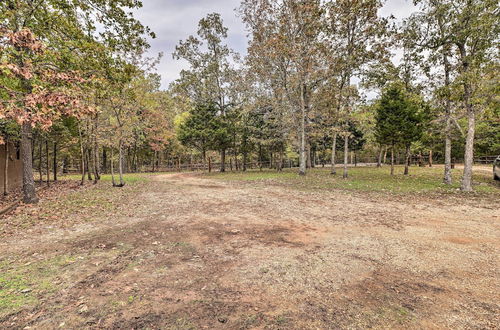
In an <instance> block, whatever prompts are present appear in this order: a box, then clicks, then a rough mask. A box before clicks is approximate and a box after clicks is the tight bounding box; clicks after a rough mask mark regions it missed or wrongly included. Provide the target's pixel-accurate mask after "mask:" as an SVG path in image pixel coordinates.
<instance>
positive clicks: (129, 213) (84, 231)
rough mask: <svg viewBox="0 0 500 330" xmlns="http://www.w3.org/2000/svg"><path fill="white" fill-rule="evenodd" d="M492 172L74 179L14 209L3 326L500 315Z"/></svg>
mask: <svg viewBox="0 0 500 330" xmlns="http://www.w3.org/2000/svg"><path fill="white" fill-rule="evenodd" d="M385 170H387V169H385ZM398 170H400V169H398ZM356 171H357V172H356ZM369 171H370V170H369ZM436 171H437V170H436ZM362 172H363V169H357V170H354V171H353V172H351V173H352V174H353V176H356V174H358V175H361V173H362ZM416 172H417V171H416ZM418 172H419V174H415V175H424V174H422V173H424V172H425V173H427V172H429V173H431V174H432V173H434V172H432V171H431V170H426V169H420V170H418ZM380 175H382V174H380ZM484 175H485V176H484V178H482V179H480V182H483V183H484V184H483V185H482V186H484V189H483V190H484V191H482V192H480V193H473V194H462V193H459V192H454V188H452V189H451V190H449V191H447V190H443V189H438V188H436V187H434V186H429V187H427V186H426V187H427V188H426V187H420V186H419V188H418V189H422V190H419V191H413V190H411V189H401V190H398V189H392V188H391V189H388V190H387V189H383V188H380V187H379V185H378V184H375V186H374V187H375V189H372V190H369V189H367V188H366V186H365V185H361V184H354V183H355V182H356V179H355V178H353V179H351V180H352V181H351V183H352V185H351V186H348V185H347V183H331V184H330V183H328V182H329V180H330V181H335V180H334V179H329V178H331V177H330V176H329V175H328V173H327V170H321V169H318V170H315V171H313V172H312V173H311V174H310V176H309V179H300V180H303V181H301V182H302V184H299V183H300V182H297V181H295V180H299V179H296V176H291V175H289V173H284V174H282V176H281V177H278V176H277V175H276V174H275V173H274V172H271V171H267V172H250V173H249V174H231V173H228V174H212V175H201V174H190V173H177V174H157V175H135V176H133V177H132V180H131V181H132V182H131V183H129V184H127V185H126V186H125V187H124V188H111V187H110V186H109V182H101V183H99V184H97V185H95V186H91V185H89V186H88V187H87V188H86V189H81V188H76V187H75V188H74V189H72V190H67V191H65V192H61V193H60V194H59V195H57V196H53V197H47V198H43V199H42V200H41V202H40V204H39V205H37V206H34V207H27V206H26V207H21V208H20V209H18V210H17V211H16V213H15V214H13V215H11V216H9V217H6V218H4V219H1V221H0V328H20V329H23V328H24V329H29V328H33V329H35V328H37V329H38V328H57V327H60V328H125V329H141V328H150V329H160V328H161V329H250V328H258V329H328V328H331V329H338V328H349V329H358V328H359V329H361V328H370V327H371V328H409V327H411V328H454V329H474V328H481V329H485V328H495V327H496V326H498V324H500V305H499V302H500V265H499V258H498V256H499V255H500V239H499V238H500V212H499V203H498V201H499V199H500V188H499V187H498V185H497V184H496V183H493V181H492V180H490V181H491V182H490V181H487V180H488V179H487V175H489V174H487V173H485V174H484ZM398 178H399V179H398V180H403V181H404V180H406V179H404V178H401V176H398ZM435 179H436V180H439V178H438V177H435ZM304 180H309V181H304ZM391 180H392V179H391ZM408 180H410V181H408V182H405V183H402V185H406V186H409V187H413V186H414V185H415V184H414V183H413V181H412V180H413V179H411V178H409V179H408ZM374 182H377V181H376V179H375V180H374ZM394 187H395V186H394ZM415 189H416V188H415ZM426 189H427V190H426Z"/></svg>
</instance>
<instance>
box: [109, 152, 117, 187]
mask: <svg viewBox="0 0 500 330" xmlns="http://www.w3.org/2000/svg"><path fill="white" fill-rule="evenodd" d="M110 170H111V183H112V184H113V187H116V182H115V167H114V165H113V148H111V161H110Z"/></svg>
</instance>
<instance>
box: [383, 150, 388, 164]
mask: <svg viewBox="0 0 500 330" xmlns="http://www.w3.org/2000/svg"><path fill="white" fill-rule="evenodd" d="M387 149H389V148H388V147H387V146H386V147H385V149H384V161H383V164H386V163H387Z"/></svg>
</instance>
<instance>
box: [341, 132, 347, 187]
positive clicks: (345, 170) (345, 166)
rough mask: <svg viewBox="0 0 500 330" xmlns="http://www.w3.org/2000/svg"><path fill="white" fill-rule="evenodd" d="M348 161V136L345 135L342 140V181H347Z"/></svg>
mask: <svg viewBox="0 0 500 330" xmlns="http://www.w3.org/2000/svg"><path fill="white" fill-rule="evenodd" d="M348 161H349V136H348V135H347V133H346V135H345V138H344V174H343V176H342V177H343V178H344V179H347V177H348V176H349V174H348V172H347V162H348Z"/></svg>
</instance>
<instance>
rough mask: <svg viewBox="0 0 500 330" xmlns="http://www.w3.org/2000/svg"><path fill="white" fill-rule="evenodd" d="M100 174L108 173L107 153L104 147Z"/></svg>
mask: <svg viewBox="0 0 500 330" xmlns="http://www.w3.org/2000/svg"><path fill="white" fill-rule="evenodd" d="M102 172H103V173H108V152H107V151H106V148H105V147H104V146H103V147H102Z"/></svg>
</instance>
